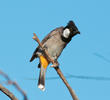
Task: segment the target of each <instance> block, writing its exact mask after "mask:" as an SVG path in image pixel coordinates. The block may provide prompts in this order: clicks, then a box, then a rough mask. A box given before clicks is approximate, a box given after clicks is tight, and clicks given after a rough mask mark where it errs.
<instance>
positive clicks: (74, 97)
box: [33, 33, 78, 100]
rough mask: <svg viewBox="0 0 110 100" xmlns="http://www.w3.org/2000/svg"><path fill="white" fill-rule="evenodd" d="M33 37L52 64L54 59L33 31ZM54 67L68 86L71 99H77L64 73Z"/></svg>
mask: <svg viewBox="0 0 110 100" xmlns="http://www.w3.org/2000/svg"><path fill="white" fill-rule="evenodd" d="M33 39H34V40H35V41H37V42H38V44H39V46H40V47H41V48H42V49H43V51H44V54H45V55H46V56H47V57H48V58H49V59H50V62H52V64H54V62H55V61H54V60H53V59H52V58H51V57H50V56H49V54H48V52H47V51H46V50H44V48H43V46H42V44H41V42H40V40H39V39H38V37H37V36H36V34H35V33H34V36H33ZM54 69H55V70H56V71H57V73H58V75H59V76H60V78H61V79H62V80H63V82H64V84H65V85H66V87H67V88H68V90H69V92H70V94H71V96H72V98H73V100H78V97H77V96H76V94H75V92H74V91H73V90H72V88H71V87H70V85H69V84H68V82H67V80H66V79H65V77H64V75H63V74H62V72H61V70H60V68H59V67H54Z"/></svg>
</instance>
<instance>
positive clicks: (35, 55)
mask: <svg viewBox="0 0 110 100" xmlns="http://www.w3.org/2000/svg"><path fill="white" fill-rule="evenodd" d="M60 29H61V30H62V29H63V27H59V28H56V29H54V30H53V31H51V32H50V33H49V34H48V35H47V36H46V37H45V38H44V39H43V40H42V42H41V43H42V44H44V43H45V42H46V41H47V40H48V39H49V38H51V37H52V36H54V35H55V34H56V33H58V32H57V31H58V30H60ZM38 50H39V46H38V47H37V48H36V49H35V51H34V53H33V55H32V57H31V59H30V62H32V61H33V60H34V59H35V58H37V57H38V56H37V54H36V53H37V52H38Z"/></svg>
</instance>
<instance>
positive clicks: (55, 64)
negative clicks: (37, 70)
mask: <svg viewBox="0 0 110 100" xmlns="http://www.w3.org/2000/svg"><path fill="white" fill-rule="evenodd" d="M58 66H59V63H58V61H57V60H55V61H54V63H53V64H52V65H51V66H50V67H58Z"/></svg>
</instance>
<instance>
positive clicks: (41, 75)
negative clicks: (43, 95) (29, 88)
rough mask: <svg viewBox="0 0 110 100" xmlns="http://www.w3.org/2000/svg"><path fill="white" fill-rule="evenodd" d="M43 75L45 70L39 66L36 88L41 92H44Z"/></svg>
mask: <svg viewBox="0 0 110 100" xmlns="http://www.w3.org/2000/svg"><path fill="white" fill-rule="evenodd" d="M45 73H46V69H45V68H43V67H42V66H41V67H40V75H39V80H38V88H39V89H41V90H42V91H44V90H45Z"/></svg>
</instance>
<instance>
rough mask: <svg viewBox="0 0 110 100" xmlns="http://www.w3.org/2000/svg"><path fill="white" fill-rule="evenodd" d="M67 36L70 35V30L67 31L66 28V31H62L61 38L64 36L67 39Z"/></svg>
mask: <svg viewBox="0 0 110 100" xmlns="http://www.w3.org/2000/svg"><path fill="white" fill-rule="evenodd" d="M69 35H70V30H69V29H68V28H66V29H65V30H64V31H63V36H64V37H65V38H68V37H69Z"/></svg>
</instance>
